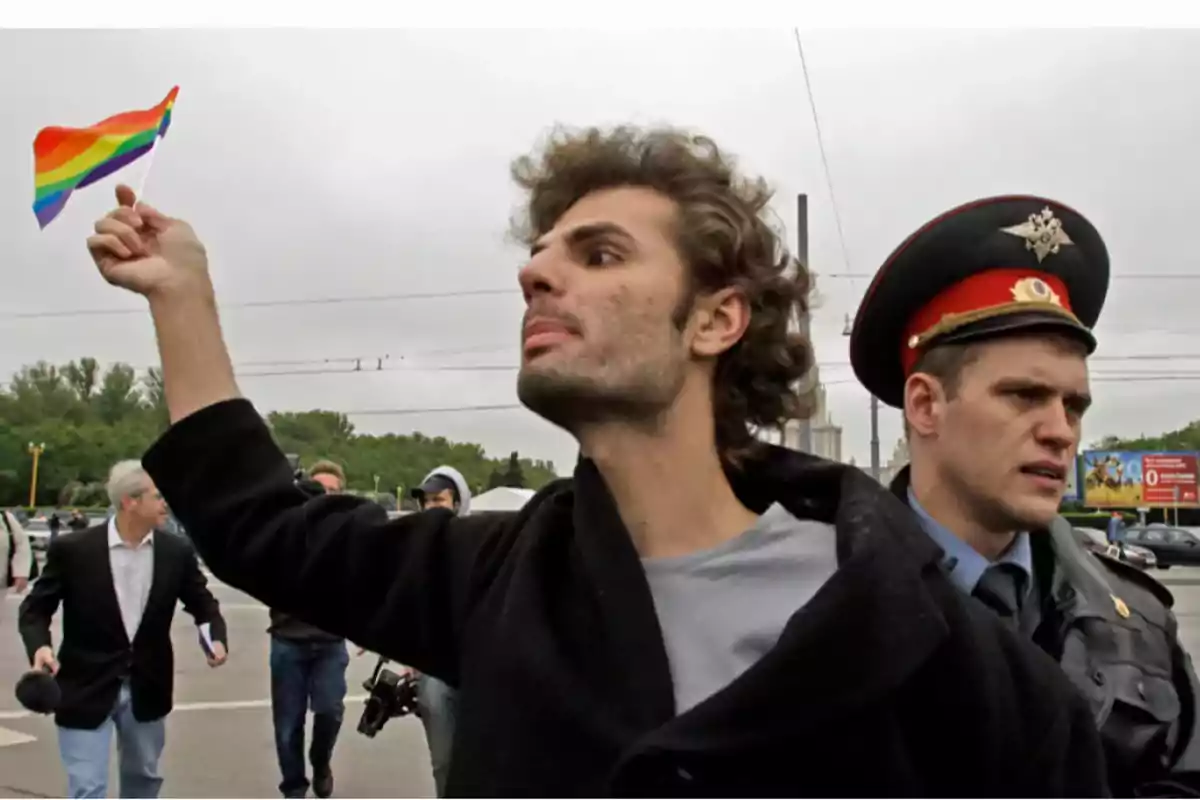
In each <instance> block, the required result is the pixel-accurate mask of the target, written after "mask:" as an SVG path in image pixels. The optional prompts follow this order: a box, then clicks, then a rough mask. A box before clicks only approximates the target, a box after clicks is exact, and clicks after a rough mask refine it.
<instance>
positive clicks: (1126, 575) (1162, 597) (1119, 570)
mask: <svg viewBox="0 0 1200 800" xmlns="http://www.w3.org/2000/svg"><path fill="white" fill-rule="evenodd" d="M1092 555H1093V556H1094V557H1095V558H1096V560H1097V561H1099V562H1100V566H1102V567H1104V568H1105V569H1106V570H1108V571H1109V572H1110V573H1112V574H1114V575H1116V576H1117V577H1118V578H1120V579H1122V580H1125V581H1129V582H1130V583H1134V584H1137V586H1139V587H1140V588H1142V589H1144V590H1146V591H1148V592H1150V593H1151V594H1152V595H1154V596H1155V598H1157V599H1158V601H1159V602H1161V603H1162V604H1163V605H1165V606H1166V607H1167V608H1173V607H1174V605H1175V595H1173V594H1171V590H1170V589H1168V588H1167V587H1165V586H1163V585H1162V584H1161V583H1159V582H1158V581H1157V580H1156V579H1155V578H1154V577H1153V576H1151V575H1147V574H1146V573H1145V572H1143V571H1142V570H1140V569H1138V568H1137V567H1135V566H1133V565H1132V564H1126V563H1125V562H1124V561H1121V560H1120V559H1116V558H1113V557H1111V556H1108V555H1105V554H1104V553H1092ZM1113 605H1114V606H1116V609H1117V613H1118V614H1121V606H1122V605H1125V601H1123V600H1121V599H1120V593H1119V592H1118V593H1117V594H1115V595H1114V596H1113ZM1125 610H1126V612H1128V610H1129V608H1128V606H1126V608H1125ZM1121 616H1122V617H1127V616H1129V615H1128V613H1125V614H1121Z"/></svg>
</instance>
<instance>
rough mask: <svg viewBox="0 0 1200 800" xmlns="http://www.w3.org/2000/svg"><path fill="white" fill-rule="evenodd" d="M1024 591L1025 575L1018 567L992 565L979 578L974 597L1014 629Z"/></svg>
mask: <svg viewBox="0 0 1200 800" xmlns="http://www.w3.org/2000/svg"><path fill="white" fill-rule="evenodd" d="M1024 589H1025V573H1024V572H1023V571H1022V570H1021V568H1020V567H1018V566H1016V565H1015V564H993V565H992V566H990V567H988V568H987V569H986V570H985V571H984V573H983V575H982V576H981V577H980V578H979V583H978V584H976V586H975V596H976V597H977V598H979V599H980V600H981V601H983V603H984V604H985V605H986V606H987V607H988V608H990V609H992V610H993V611H995V612H996V613H997V614H999V615H1000V619H1002V620H1004V622H1005V623H1007V624H1008V625H1010V626H1011V627H1013V628H1014V629H1015V628H1017V627H1018V623H1019V617H1020V614H1021V600H1022V598H1023V597H1024Z"/></svg>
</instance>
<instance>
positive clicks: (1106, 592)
mask: <svg viewBox="0 0 1200 800" xmlns="http://www.w3.org/2000/svg"><path fill="white" fill-rule="evenodd" d="M908 486H909V472H908V470H907V469H905V470H903V471H901V473H900V474H899V475H897V477H896V479H895V480H894V481H893V482H892V491H893V492H895V493H896V495H897V496H898V497H900V498H903V499H904V500H905V502H907V497H908ZM1030 541H1031V544H1032V549H1033V559H1034V573H1035V579H1036V580H1037V582H1038V586H1039V589H1040V597H1041V598H1042V609H1041V612H1042V618H1041V619H1042V621H1041V624H1040V625H1039V626H1038V628H1037V630H1036V631H1034V634H1033V638H1034V641H1035V642H1036V643H1037V644H1038V645H1040V646H1041V647H1042V649H1044V650H1045V651H1046V652H1047V653H1049V654H1050V655H1051V656H1052V657H1054V658H1055V659H1057V660H1058V662H1059V664H1060V666H1061V667H1062V669H1063V671H1064V672H1065V673H1066V675H1067V677H1068V678H1070V680H1071V682H1072V683H1074V684H1075V686H1076V687H1077V688H1078V689H1079V690H1080V692H1082V693H1083V695H1084V697H1085V698H1087V700H1088V703H1089V705H1090V706H1091V709H1092V716H1093V717H1094V719H1095V720H1096V724H1097V726H1099V728H1100V731H1101V736H1102V738H1103V742H1104V748H1105V753H1106V756H1107V760H1108V765H1109V769H1110V773H1111V774H1110V779H1111V782H1112V788H1113V791H1114V792H1116V793H1117V794H1118V795H1123V794H1131V793H1133V792H1134V791H1135V790H1137V791H1145V790H1146V789H1147V788H1148V787H1147V784H1151V783H1155V782H1159V781H1164V780H1177V781H1182V782H1184V783H1186V784H1191V785H1193V786H1195V787H1200V780H1198V778H1200V773H1197V772H1196V771H1197V770H1198V769H1200V752H1198V750H1200V743H1198V742H1197V739H1198V737H1197V730H1196V719H1197V697H1198V692H1197V682H1196V675H1195V672H1194V670H1193V669H1192V661H1191V657H1190V656H1188V654H1187V652H1186V651H1185V650H1184V649H1183V647H1182V645H1180V643H1179V626H1178V624H1177V622H1176V621H1175V616H1174V614H1172V613H1171V606H1172V605H1173V603H1174V598H1173V597H1172V596H1171V593H1170V592H1169V591H1168V590H1167V589H1166V587H1164V586H1163V585H1162V584H1160V583H1159V582H1158V581H1156V580H1154V578H1152V577H1150V576H1149V575H1147V574H1146V573H1144V572H1142V571H1141V570H1139V569H1137V568H1136V567H1132V566H1130V565H1128V564H1125V563H1123V562H1120V561H1117V560H1114V559H1110V558H1105V557H1103V556H1098V555H1095V554H1093V553H1091V552H1090V551H1088V550H1086V549H1084V548H1083V547H1082V546H1081V545H1080V544H1079V542H1078V541H1077V540H1076V539H1075V537H1074V536H1073V535H1072V531H1071V525H1070V523H1068V522H1067V521H1066V520H1065V519H1063V518H1061V517H1059V518H1058V519H1056V520H1055V522H1054V524H1052V525H1051V526H1050V528H1049V530H1046V531H1036V532H1034V533H1033V535H1032V538H1031V540H1030ZM1169 794H1178V793H1177V792H1171V793H1169Z"/></svg>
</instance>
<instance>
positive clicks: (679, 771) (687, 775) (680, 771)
mask: <svg viewBox="0 0 1200 800" xmlns="http://www.w3.org/2000/svg"><path fill="white" fill-rule="evenodd" d="M675 773H676V774H677V775H679V777H680V778H683V779H684V780H685V781H690V780H693V778H692V773H690V772H688V771H687V770H686V769H684V768H683V767H679V768H678V769H676V770H675Z"/></svg>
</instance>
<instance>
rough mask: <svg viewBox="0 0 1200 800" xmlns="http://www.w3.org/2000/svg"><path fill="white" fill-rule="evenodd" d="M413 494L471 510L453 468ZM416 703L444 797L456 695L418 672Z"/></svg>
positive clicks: (427, 505) (424, 506) (431, 503)
mask: <svg viewBox="0 0 1200 800" xmlns="http://www.w3.org/2000/svg"><path fill="white" fill-rule="evenodd" d="M412 496H413V497H414V498H415V499H416V500H417V502H418V503H420V504H421V510H422V511H427V510H430V509H434V508H448V509H450V510H451V511H453V512H454V514H455V515H456V516H459V517H465V516H466V515H467V514H469V513H470V511H471V489H470V487H469V486H467V481H466V479H465V478H464V477H463V476H462V473H461V472H459V471H458V470H456V469H455V468H454V467H447V466H441V467H438V468H437V469H435V470H433V471H432V472H430V473H429V474H428V475H426V476H425V480H424V481H422V483H421V485H420V486H419V487H417V488H416V489H413V490H412ZM417 703H418V708H419V709H420V716H421V724H423V725H424V726H425V740H426V742H427V743H428V744H429V761H430V763H431V764H432V766H433V782H434V785H435V786H436V787H437V795H438V797H445V796H446V777H447V776H448V775H449V773H450V753H451V746H452V745H453V741H454V718H455V709H456V707H457V705H458V694H457V693H456V692H455V691H454V689H452V688H451V687H450V686H448V685H447V684H446V683H445V682H443V681H440V680H438V679H437V678H435V677H433V676H432V675H425V674H423V673H420V672H418V673H417Z"/></svg>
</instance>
